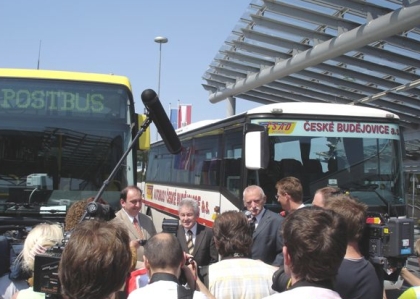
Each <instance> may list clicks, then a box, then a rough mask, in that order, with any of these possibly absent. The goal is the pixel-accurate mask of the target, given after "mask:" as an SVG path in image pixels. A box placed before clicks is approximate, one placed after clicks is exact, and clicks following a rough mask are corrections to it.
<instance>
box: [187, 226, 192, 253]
mask: <svg viewBox="0 0 420 299" xmlns="http://www.w3.org/2000/svg"><path fill="white" fill-rule="evenodd" d="M187 233H188V238H187V248H188V253H189V254H192V253H193V251H194V243H193V233H192V231H191V230H188V232H187Z"/></svg>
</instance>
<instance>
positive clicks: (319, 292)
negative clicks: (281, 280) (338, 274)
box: [263, 286, 341, 299]
mask: <svg viewBox="0 0 420 299" xmlns="http://www.w3.org/2000/svg"><path fill="white" fill-rule="evenodd" d="M298 298H299V299H300V298H311V299H341V297H340V295H339V294H338V293H337V292H335V291H332V290H330V289H324V288H319V287H311V286H301V287H297V288H296V289H291V290H288V291H284V292H281V293H277V294H274V295H271V296H268V297H264V298H263V299H298Z"/></svg>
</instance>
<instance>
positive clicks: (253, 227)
mask: <svg viewBox="0 0 420 299" xmlns="http://www.w3.org/2000/svg"><path fill="white" fill-rule="evenodd" d="M249 228H250V230H251V234H252V233H253V232H254V231H255V230H256V229H257V218H255V216H254V217H252V219H251V222H250V223H249Z"/></svg>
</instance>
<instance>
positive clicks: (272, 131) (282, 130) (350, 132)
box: [252, 119, 400, 140]
mask: <svg viewBox="0 0 420 299" xmlns="http://www.w3.org/2000/svg"><path fill="white" fill-rule="evenodd" d="M252 123H254V124H258V125H262V126H265V127H268V133H269V135H270V136H276V135H277V136H280V135H299V136H322V137H348V138H352V137H353V138H360V137H363V138H379V139H397V140H398V139H400V132H399V127H398V124H392V123H365V122H345V121H321V120H319V121H317V120H308V121H304V120H285V119H255V120H252Z"/></svg>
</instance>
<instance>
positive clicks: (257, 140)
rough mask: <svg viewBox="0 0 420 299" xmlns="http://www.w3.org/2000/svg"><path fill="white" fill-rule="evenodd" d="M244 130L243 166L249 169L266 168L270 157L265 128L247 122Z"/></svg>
mask: <svg viewBox="0 0 420 299" xmlns="http://www.w3.org/2000/svg"><path fill="white" fill-rule="evenodd" d="M249 125H252V126H249ZM245 130H246V132H245V167H246V168H247V169H251V170H258V169H265V168H267V166H268V160H269V157H270V153H269V147H268V133H267V130H266V129H265V127H263V126H259V125H254V124H247V128H245Z"/></svg>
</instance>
